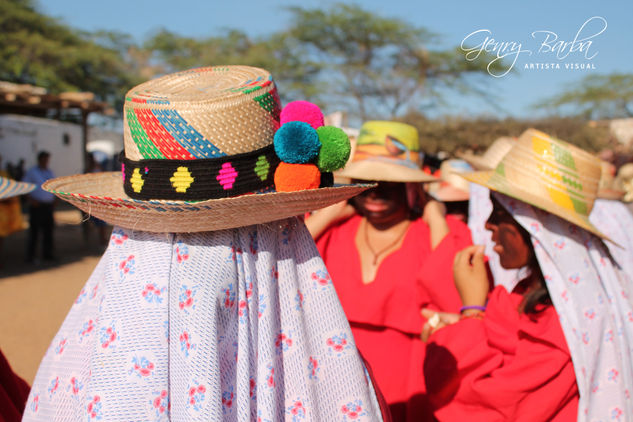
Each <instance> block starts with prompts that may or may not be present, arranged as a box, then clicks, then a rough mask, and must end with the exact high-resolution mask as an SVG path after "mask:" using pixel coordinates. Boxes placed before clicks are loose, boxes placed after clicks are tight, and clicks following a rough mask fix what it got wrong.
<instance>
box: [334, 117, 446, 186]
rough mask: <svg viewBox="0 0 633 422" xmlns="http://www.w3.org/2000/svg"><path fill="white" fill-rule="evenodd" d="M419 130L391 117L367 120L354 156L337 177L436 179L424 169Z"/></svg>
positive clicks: (404, 180) (386, 180)
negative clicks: (391, 119) (382, 119)
mask: <svg viewBox="0 0 633 422" xmlns="http://www.w3.org/2000/svg"><path fill="white" fill-rule="evenodd" d="M423 158H424V155H423V154H421V153H420V143H419V139H418V130H417V129H416V128H415V127H413V126H411V125H408V124H405V123H400V122H390V121H379V120H375V121H369V122H365V123H364V124H363V126H362V127H361V129H360V133H359V135H358V138H357V139H356V148H355V150H354V155H353V157H352V159H351V160H350V161H349V162H348V163H347V164H346V165H345V168H343V169H342V170H340V171H338V172H336V173H335V175H336V176H337V177H346V178H349V179H356V180H372V181H381V182H403V183H404V182H434V181H437V180H438V179H437V178H436V177H433V176H431V175H429V174H426V173H425V172H423V171H422V168H421V163H422V159H423Z"/></svg>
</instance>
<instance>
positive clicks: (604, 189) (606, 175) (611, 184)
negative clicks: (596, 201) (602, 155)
mask: <svg viewBox="0 0 633 422" xmlns="http://www.w3.org/2000/svg"><path fill="white" fill-rule="evenodd" d="M600 166H601V171H602V173H601V175H600V184H599V185H598V194H597V197H598V198H601V199H611V200H614V201H619V200H621V199H622V197H623V196H624V194H625V193H626V192H625V191H624V190H622V189H620V186H618V183H617V182H616V180H615V166H614V165H613V164H611V163H609V162H607V161H602V160H601V161H600Z"/></svg>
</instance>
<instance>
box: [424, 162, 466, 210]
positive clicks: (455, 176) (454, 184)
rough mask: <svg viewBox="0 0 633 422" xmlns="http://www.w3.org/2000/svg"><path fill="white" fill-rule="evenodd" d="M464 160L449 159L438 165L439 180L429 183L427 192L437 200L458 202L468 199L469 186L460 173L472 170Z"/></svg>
mask: <svg viewBox="0 0 633 422" xmlns="http://www.w3.org/2000/svg"><path fill="white" fill-rule="evenodd" d="M472 170H473V169H472V167H471V166H470V165H469V164H468V163H467V162H466V161H464V160H456V159H449V160H444V161H442V164H441V165H440V181H439V182H433V183H430V184H429V185H428V186H429V194H431V196H433V197H434V198H435V199H437V200H438V201H442V202H460V201H468V200H469V199H470V186H469V183H468V181H467V180H466V179H464V178H463V177H461V176H460V175H459V174H460V173H466V172H470V171H472Z"/></svg>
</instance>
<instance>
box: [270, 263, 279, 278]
mask: <svg viewBox="0 0 633 422" xmlns="http://www.w3.org/2000/svg"><path fill="white" fill-rule="evenodd" d="M270 275H271V277H272V278H273V280H272V281H275V282H276V281H279V271H278V270H277V265H276V264H275V265H273V268H272V269H271V270H270Z"/></svg>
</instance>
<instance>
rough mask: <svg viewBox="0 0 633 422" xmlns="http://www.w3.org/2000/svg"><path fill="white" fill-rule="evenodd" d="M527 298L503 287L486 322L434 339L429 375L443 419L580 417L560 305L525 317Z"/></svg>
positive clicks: (464, 323) (469, 322)
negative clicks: (522, 306) (520, 308)
mask: <svg viewBox="0 0 633 422" xmlns="http://www.w3.org/2000/svg"><path fill="white" fill-rule="evenodd" d="M516 290H517V289H515V291H516ZM522 299H523V296H522V295H521V294H519V293H516V292H513V293H508V292H507V291H506V290H505V288H504V287H502V286H499V287H497V288H496V289H495V290H494V291H493V292H492V294H491V295H490V299H489V301H488V306H487V309H486V316H485V318H484V319H483V320H481V319H475V318H466V319H463V320H461V321H459V322H458V323H457V324H454V325H450V326H448V327H445V328H442V329H440V330H438V331H436V332H435V333H434V334H433V335H432V336H431V338H430V340H429V344H428V346H427V351H426V361H425V363H424V375H425V379H426V383H427V388H428V393H429V398H430V399H431V403H432V405H433V407H434V408H435V409H436V411H435V416H436V417H437V418H438V419H439V420H440V421H463V420H467V421H468V422H478V421H486V422H489V421H526V422H528V421H530V422H532V421H575V420H576V418H577V412H578V388H577V385H576V377H575V375H574V368H573V365H572V362H571V357H570V355H569V349H568V348H567V343H566V342H565V337H564V335H563V330H562V328H561V326H560V322H559V320H558V315H557V314H556V310H555V309H554V307H553V306H551V305H550V306H544V307H542V311H541V312H539V313H537V314H531V315H526V314H519V312H518V306H519V304H520V303H521V300H522Z"/></svg>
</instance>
